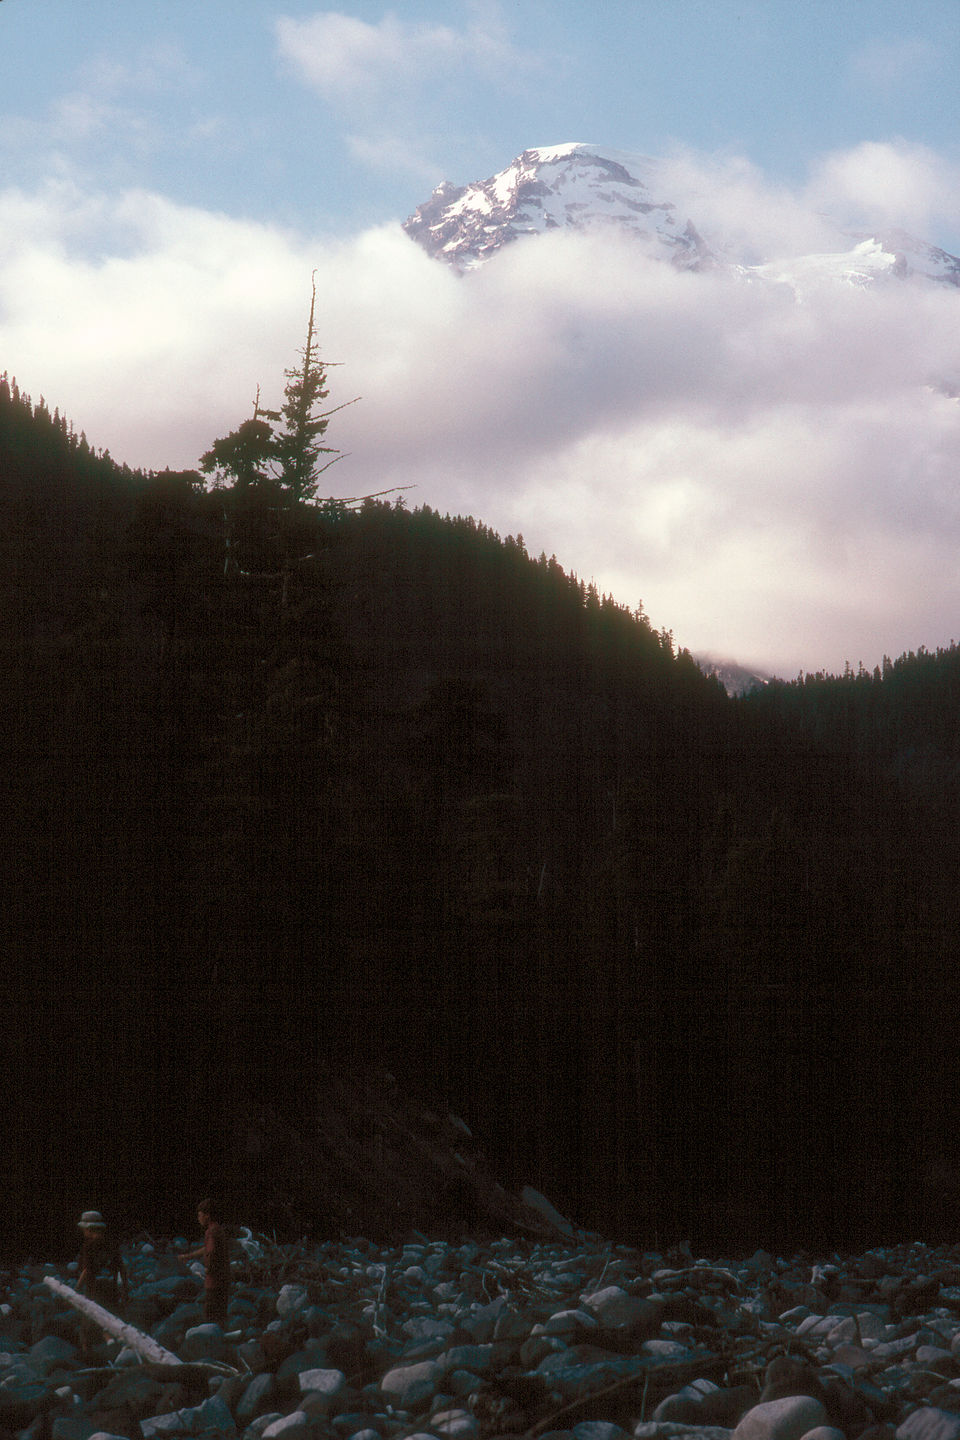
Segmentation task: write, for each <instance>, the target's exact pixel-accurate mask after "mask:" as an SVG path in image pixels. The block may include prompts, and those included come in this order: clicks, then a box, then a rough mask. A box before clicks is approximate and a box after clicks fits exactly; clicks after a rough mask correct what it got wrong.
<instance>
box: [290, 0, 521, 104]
mask: <svg viewBox="0 0 960 1440" xmlns="http://www.w3.org/2000/svg"><path fill="white" fill-rule="evenodd" d="M276 34H277V42H278V46H279V50H280V54H281V56H283V58H284V59H286V60H287V61H288V62H289V63H290V64H291V65H292V67H293V69H294V70H295V71H296V72H297V73H298V74H299V75H300V76H301V78H302V79H304V80H305V81H306V82H307V83H308V84H310V85H313V86H314V87H315V88H316V89H317V90H319V91H320V92H321V94H323V95H325V96H326V97H327V98H329V99H332V100H335V101H341V102H342V101H350V100H352V99H355V98H358V97H359V98H361V99H364V100H367V99H369V98H370V96H372V95H374V94H378V95H380V96H381V98H382V92H384V91H394V90H395V88H396V87H397V86H398V85H399V86H400V87H401V88H408V87H413V86H422V85H424V84H427V83H429V82H431V81H435V80H436V79H437V78H444V77H447V78H449V74H450V71H451V70H452V69H456V70H468V71H476V72H480V73H485V74H488V75H494V74H496V75H499V78H501V79H503V78H505V76H506V75H507V74H508V73H509V72H510V71H512V70H513V69H514V68H515V67H516V66H517V65H522V64H523V63H524V62H523V61H522V60H521V57H520V55H519V54H518V52H516V51H515V50H514V48H513V46H512V45H511V43H510V41H509V39H508V37H507V35H506V33H505V30H504V27H503V24H502V22H501V20H500V18H499V14H498V12H497V11H496V10H494V9H490V8H484V9H481V8H479V7H475V9H474V18H473V20H472V21H471V22H470V23H469V24H467V25H466V26H464V27H463V28H461V29H457V28H455V27H454V26H451V25H432V24H428V23H426V22H422V21H418V22H412V21H406V20H401V19H399V18H398V17H397V16H396V15H394V14H393V13H388V14H386V15H385V16H384V17H383V19H382V20H380V21H379V22H378V23H377V24H375V25H371V24H368V23H367V22H366V21H365V20H358V19H357V18H356V17H355V16H353V15H344V14H342V13H340V12H339V11H336V10H325V11H320V12H318V13H317V14H316V15H312V16H310V17H309V18H308V19H306V20H297V19H294V18H292V17H291V16H282V17H281V18H280V19H279V20H277V22H276Z"/></svg>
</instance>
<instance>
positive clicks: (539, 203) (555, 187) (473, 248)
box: [404, 143, 960, 291]
mask: <svg viewBox="0 0 960 1440" xmlns="http://www.w3.org/2000/svg"><path fill="white" fill-rule="evenodd" d="M661 170H662V167H661V165H660V164H659V163H658V162H657V161H656V160H654V159H651V158H650V157H648V156H643V155H631V154H629V153H627V152H624V151H620V150H610V149H601V148H600V147H599V146H596V145H584V144H577V143H573V144H567V145H552V146H541V147H536V148H533V149H530V150H524V152H523V153H522V154H521V155H519V156H517V158H516V159H515V160H514V161H512V163H511V164H510V165H508V166H507V167H506V169H504V170H501V171H500V172H499V173H498V174H496V175H494V176H492V177H491V178H490V179H488V180H483V181H474V182H472V183H471V184H468V185H463V186H456V185H452V184H450V182H449V181H446V180H445V181H443V182H442V184H440V185H438V187H437V188H436V190H435V191H434V192H433V194H432V196H431V197H430V199H429V200H427V201H426V202H425V203H424V204H422V205H419V206H418V207H417V209H416V212H415V213H414V214H413V215H411V216H410V217H409V219H407V220H406V222H405V223H404V229H405V231H406V233H407V234H408V235H409V236H410V237H411V239H413V240H415V241H416V242H417V243H418V244H420V245H422V246H423V248H424V249H425V250H426V251H427V253H428V254H429V255H432V256H435V257H436V258H437V259H440V260H443V261H445V262H446V263H447V264H449V265H451V266H453V267H454V268H455V269H457V270H459V271H460V272H461V273H462V272H465V271H468V270H472V269H475V268H476V267H477V266H478V265H481V264H483V263H484V261H486V260H489V259H490V258H491V257H492V256H493V255H495V254H496V253H497V251H498V250H500V249H502V248H503V246H504V245H507V244H510V243H512V242H513V241H515V240H517V239H520V238H521V237H524V236H529V235H537V234H543V233H544V232H545V231H548V230H556V229H559V228H564V227H570V228H575V229H583V228H587V227H597V226H615V227H617V228H618V229H620V230H623V231H625V232H627V233H629V234H630V235H632V236H633V237H634V238H635V239H636V240H637V242H638V243H639V244H640V245H641V246H642V247H643V250H644V252H645V253H646V254H648V255H650V256H652V257H653V258H655V259H658V260H664V261H666V262H668V263H670V264H672V265H675V266H677V267H679V268H680V269H683V270H699V269H705V268H721V269H726V270H729V271H731V272H733V273H740V274H743V275H747V276H752V275H755V276H757V277H759V278H760V279H763V280H776V281H785V282H786V283H790V284H794V286H795V288H797V289H798V290H800V291H802V290H803V289H804V288H806V287H808V286H809V285H810V284H811V283H813V282H815V281H820V280H823V279H827V280H842V281H845V282H847V283H853V284H858V285H863V284H873V283H875V282H876V281H878V280H881V279H883V278H885V277H887V276H895V277H906V276H909V275H921V276H924V277H926V278H927V279H930V280H935V281H939V282H941V283H945V284H950V285H960V260H958V259H957V258H956V257H955V256H953V255H949V254H948V253H947V252H946V251H944V250H940V249H938V248H937V247H936V246H933V245H929V244H927V243H926V242H925V241H923V240H918V239H916V238H915V237H914V236H911V235H908V234H906V233H905V232H903V231H898V230H883V231H880V230H878V231H877V232H876V233H875V234H868V235H864V234H857V235H851V234H846V233H844V232H843V231H841V230H839V229H837V231H836V249H833V248H831V249H830V250H829V251H828V252H825V253H823V254H819V255H810V256H803V255H793V256H791V255H788V256H774V255H771V256H768V257H766V259H765V260H764V261H763V262H762V263H759V264H757V263H754V262H753V261H752V258H751V261H750V263H748V259H747V257H746V256H745V255H742V254H738V253H736V252H734V251H731V249H730V247H729V245H728V243H727V242H725V241H724V240H723V239H722V238H721V237H719V236H716V237H714V236H711V235H710V234H709V233H708V230H707V227H705V226H703V225H701V224H700V223H699V222H698V220H697V218H696V216H688V215H686V214H685V213H683V211H681V209H680V208H679V207H678V205H677V204H676V203H675V201H673V200H672V199H671V198H670V197H669V196H668V195H665V194H664V193H663V188H664V181H663V178H662V175H661Z"/></svg>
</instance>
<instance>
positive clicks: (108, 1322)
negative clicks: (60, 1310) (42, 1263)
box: [43, 1275, 183, 1365]
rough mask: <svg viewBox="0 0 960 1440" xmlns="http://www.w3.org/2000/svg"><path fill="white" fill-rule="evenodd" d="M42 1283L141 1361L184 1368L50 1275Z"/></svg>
mask: <svg viewBox="0 0 960 1440" xmlns="http://www.w3.org/2000/svg"><path fill="white" fill-rule="evenodd" d="M43 1283H44V1285H47V1286H49V1288H50V1289H51V1290H52V1291H53V1293H54V1294H55V1295H59V1296H61V1298H62V1299H64V1300H66V1302H67V1304H68V1305H72V1306H73V1308H74V1309H75V1310H79V1311H80V1312H81V1314H83V1315H86V1316H87V1318H88V1319H90V1320H93V1321H94V1322H95V1323H96V1324H97V1325H99V1326H100V1329H101V1330H105V1331H106V1332H107V1334H108V1335H112V1336H114V1338H115V1339H117V1340H122V1341H123V1343H124V1344H125V1345H128V1346H129V1347H130V1349H131V1350H135V1351H136V1353H137V1354H138V1355H141V1356H142V1357H143V1359H144V1360H152V1361H153V1363H154V1364H155V1365H182V1364H183V1361H182V1360H181V1359H180V1356H179V1355H174V1353H173V1351H172V1350H165V1349H164V1348H163V1346H162V1345H159V1344H158V1343H157V1341H156V1340H154V1339H153V1338H152V1336H150V1335H145V1334H144V1333H143V1331H142V1330H138V1329H137V1327H136V1325H128V1324H127V1322H126V1321H125V1320H121V1319H120V1317H119V1316H118V1315H114V1314H112V1313H111V1312H110V1311H109V1310H105V1309H104V1308H103V1306H102V1305H98V1304H97V1302H96V1301H95V1300H91V1299H90V1298H89V1297H88V1296H86V1295H81V1294H79V1292H78V1291H76V1290H73V1289H71V1287H70V1286H69V1285H65V1284H64V1283H63V1281H62V1280H57V1279H55V1277H54V1276H53V1275H45V1276H44V1277H43Z"/></svg>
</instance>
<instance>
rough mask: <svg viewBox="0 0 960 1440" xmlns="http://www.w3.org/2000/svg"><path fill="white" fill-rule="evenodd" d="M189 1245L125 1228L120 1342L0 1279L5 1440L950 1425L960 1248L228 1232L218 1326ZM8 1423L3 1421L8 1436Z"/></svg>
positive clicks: (57, 1303) (955, 1391) (806, 1433)
mask: <svg viewBox="0 0 960 1440" xmlns="http://www.w3.org/2000/svg"><path fill="white" fill-rule="evenodd" d="M186 1244H187V1242H186V1241H185V1240H182V1239H175V1240H172V1241H170V1242H166V1243H164V1242H160V1241H156V1240H150V1239H146V1238H141V1239H139V1240H137V1241H136V1242H134V1243H132V1244H130V1245H129V1246H127V1247H126V1249H125V1259H126V1264H127V1268H128V1271H129V1275H130V1297H129V1302H128V1305H127V1307H126V1312H125V1318H126V1320H127V1321H128V1322H130V1323H131V1324H133V1325H135V1326H137V1327H138V1328H139V1329H140V1330H142V1331H143V1332H145V1333H149V1334H150V1335H151V1336H153V1337H154V1339H156V1340H157V1341H158V1342H159V1343H160V1344H161V1345H163V1346H164V1347H165V1348H166V1349H167V1350H170V1351H173V1352H174V1353H175V1354H176V1356H177V1357H178V1358H179V1359H180V1360H181V1361H182V1364H181V1365H178V1366H173V1365H171V1366H163V1365H158V1364H154V1363H144V1362H142V1361H141V1360H140V1359H139V1358H138V1356H137V1355H136V1354H135V1353H134V1352H133V1351H131V1350H130V1349H127V1348H124V1347H122V1346H121V1344H120V1343H119V1342H117V1341H111V1342H109V1343H107V1342H104V1343H102V1344H99V1345H98V1346H97V1348H96V1349H95V1350H94V1353H93V1354H92V1355H91V1354H90V1353H89V1351H88V1352H87V1353H85V1354H81V1348H80V1341H81V1334H80V1323H81V1318H80V1316H79V1315H78V1314H77V1312H76V1311H75V1310H73V1309H72V1308H71V1307H70V1306H69V1305H68V1304H66V1303H65V1302H64V1300H63V1299H62V1298H61V1297H60V1296H58V1295H56V1294H54V1293H53V1292H52V1290H51V1289H50V1287H48V1286H46V1285H45V1284H44V1276H45V1275H53V1276H56V1277H57V1278H59V1279H60V1280H62V1281H64V1282H66V1283H67V1284H70V1283H71V1281H72V1280H73V1279H75V1273H76V1272H75V1268H73V1269H71V1267H70V1266H62V1267H58V1266H54V1265H47V1266H40V1265H29V1266H24V1267H23V1268H21V1269H20V1270H19V1271H16V1272H7V1273H5V1274H4V1275H3V1276H2V1303H0V1351H2V1353H0V1432H2V1433H3V1434H5V1435H7V1436H12V1435H17V1436H19V1437H20V1440H91V1437H94V1436H101V1437H102V1436H111V1435H112V1436H124V1437H127V1440H168V1437H169V1440H176V1437H180V1436H201V1437H210V1440H214V1437H223V1440H394V1437H413V1436H419V1437H432V1440H486V1437H490V1436H526V1437H528V1440H533V1437H540V1440H545V1437H546V1440H626V1437H627V1436H635V1437H637V1440H661V1437H663V1440H674V1437H690V1440H698V1437H699V1440H727V1437H730V1436H733V1437H734V1440H802V1437H807V1440H844V1437H846V1440H882V1437H889V1440H893V1437H894V1436H896V1440H960V1246H956V1247H952V1248H945V1247H940V1248H929V1247H927V1246H924V1245H921V1244H913V1245H905V1246H902V1247H897V1248H882V1249H875V1250H871V1251H868V1252H866V1253H865V1254H861V1255H858V1256H849V1255H842V1256H841V1255H830V1256H820V1257H817V1256H813V1255H793V1256H789V1257H778V1256H774V1255H770V1254H767V1253H766V1252H763V1251H758V1252H757V1253H756V1254H755V1255H753V1256H751V1257H750V1258H748V1259H730V1258H720V1259H706V1258H699V1257H696V1256H694V1255H693V1254H691V1253H689V1252H688V1251H686V1250H684V1249H681V1250H674V1251H670V1252H667V1253H665V1254H660V1253H652V1252H642V1251H639V1250H635V1249H631V1248H629V1247H627V1246H623V1245H616V1244H612V1243H608V1242H605V1241H603V1240H601V1239H600V1238H599V1237H596V1236H584V1235H577V1236H575V1237H574V1238H572V1239H565V1240H562V1241H561V1240H560V1239H558V1240H557V1241H555V1242H548V1241H533V1240H518V1239H516V1238H513V1239H509V1240H508V1239H504V1240H495V1241H483V1242H478V1241H463V1242H459V1243H454V1242H451V1241H449V1240H435V1239H430V1238H428V1237H425V1236H422V1235H419V1234H416V1233H414V1234H412V1235H411V1236H410V1237H409V1238H408V1239H407V1241H406V1243H404V1244H402V1245H394V1246H389V1247H388V1246H382V1245H377V1244H374V1243H371V1242H368V1241H365V1240H362V1239H352V1240H346V1241H342V1242H339V1243H328V1244H323V1245H308V1244H306V1243H301V1244H299V1245H294V1246H280V1245H276V1244H273V1243H271V1242H270V1241H268V1240H266V1239H265V1238H263V1237H260V1236H254V1235H251V1234H250V1232H249V1231H245V1232H241V1233H240V1234H239V1236H238V1237H237V1238H236V1239H235V1240H234V1242H233V1249H234V1255H235V1258H234V1260H233V1284H232V1293H231V1300H230V1311H229V1330H228V1331H227V1333H226V1334H224V1333H223V1332H222V1331H221V1330H220V1329H219V1328H218V1327H216V1326H212V1325H208V1324H204V1323H203V1321H202V1314H201V1307H200V1303H199V1302H200V1278H199V1275H198V1274H197V1273H190V1272H189V1271H188V1270H187V1268H186V1267H185V1265H184V1263H183V1261H182V1260H180V1259H179V1258H178V1257H179V1253H180V1252H182V1251H183V1250H184V1249H185V1248H186ZM0 1440H2V1437H0Z"/></svg>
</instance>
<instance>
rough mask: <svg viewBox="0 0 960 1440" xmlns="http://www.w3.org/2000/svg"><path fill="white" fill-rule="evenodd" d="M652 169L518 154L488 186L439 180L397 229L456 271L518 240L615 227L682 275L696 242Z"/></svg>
mask: <svg viewBox="0 0 960 1440" xmlns="http://www.w3.org/2000/svg"><path fill="white" fill-rule="evenodd" d="M655 184H656V162H655V161H653V160H647V159H646V157H644V156H636V155H627V154H625V153H623V152H621V151H617V150H601V149H600V148H599V146H596V145H584V144H577V143H574V144H568V145H546V146H539V147H536V148H534V149H531V150H524V152H523V153H522V155H518V156H517V158H516V159H515V160H514V161H513V162H512V164H510V165H508V166H507V168H506V169H505V170H501V171H500V172H499V174H497V175H494V176H492V177H491V178H490V179H489V180H483V181H476V182H474V183H472V184H470V185H464V186H460V187H458V186H455V185H451V184H450V182H449V181H446V180H445V181H443V182H442V183H441V184H440V185H438V186H437V188H436V190H434V192H433V194H432V196H431V197H430V199H429V200H428V201H427V202H426V204H424V205H420V206H418V207H417V211H416V213H415V214H414V215H412V216H411V217H410V218H409V219H408V220H407V221H406V222H405V224H404V229H405V230H406V232H407V234H408V235H410V236H411V238H412V239H414V240H416V241H418V242H419V243H420V244H421V245H422V246H423V247H424V249H425V250H426V251H427V252H428V254H430V255H435V256H437V257H438V258H440V259H443V260H446V261H447V262H448V263H449V264H451V265H453V266H454V267H455V268H456V269H458V270H461V271H464V270H470V269H473V268H474V267H475V266H477V265H480V264H482V263H483V262H484V261H485V260H488V259H489V258H490V257H491V256H492V255H494V254H495V253H496V252H497V251H498V250H500V249H501V248H502V247H503V246H504V245H506V244H508V243H510V242H511V241H513V240H516V239H518V238H520V237H521V236H524V235H536V234H540V233H542V232H543V231H546V230H554V229H558V228H560V227H563V226H583V225H600V224H606V225H615V226H617V227H618V228H620V229H623V230H626V231H629V232H631V233H633V234H634V235H635V236H636V237H637V238H638V239H639V240H640V241H641V242H642V243H643V244H644V246H645V248H646V249H647V250H648V252H649V253H651V254H654V255H656V256H657V258H659V259H664V260H669V261H671V262H672V263H673V264H676V265H679V266H681V267H682V268H684V269H687V268H690V267H696V266H698V265H699V264H700V263H702V261H703V260H704V259H706V258H709V257H708V256H707V253H706V251H705V247H704V246H703V242H702V240H701V239H700V237H699V235H698V234H697V232H696V230H695V229H694V228H693V226H692V225H690V224H688V222H687V221H686V219H685V218H684V219H682V220H681V219H678V216H677V213H676V207H675V206H674V205H673V204H671V203H670V202H669V201H667V200H664V199H663V198H661V197H659V196H658V195H657V194H656V192H655V190H654V189H653V188H652V186H654V185H655Z"/></svg>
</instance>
